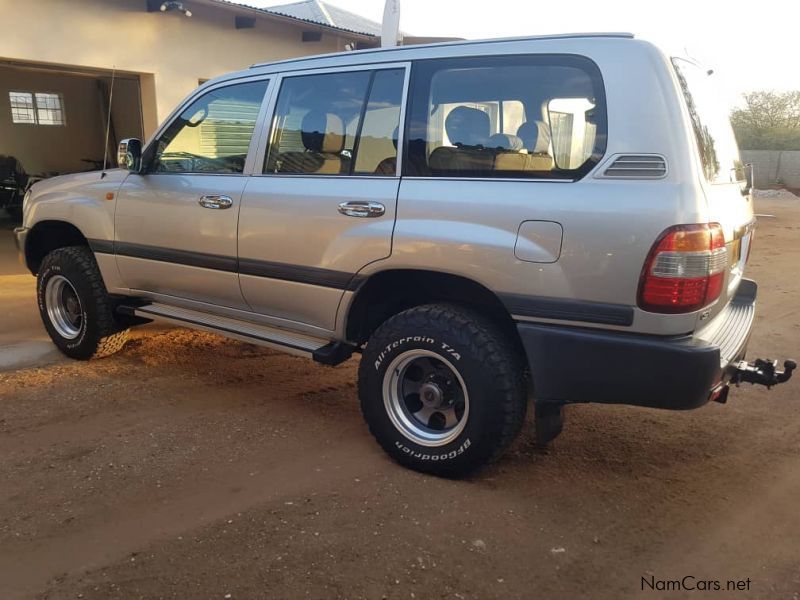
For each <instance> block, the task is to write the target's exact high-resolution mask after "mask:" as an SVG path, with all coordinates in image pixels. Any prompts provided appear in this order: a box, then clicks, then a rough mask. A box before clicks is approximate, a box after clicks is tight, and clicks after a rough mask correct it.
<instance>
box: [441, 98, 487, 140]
mask: <svg viewBox="0 0 800 600" xmlns="http://www.w3.org/2000/svg"><path fill="white" fill-rule="evenodd" d="M491 126H492V122H491V120H490V119H489V115H488V114H486V113H485V112H483V111H482V110H478V109H477V108H469V107H467V106H459V107H457V108H454V109H453V110H452V111H450V114H449V115H447V119H446V120H445V122H444V128H445V130H446V131H447V137H448V138H450V143H451V144H453V145H454V146H483V145H485V144H486V143H487V142H488V141H489V131H490V130H491Z"/></svg>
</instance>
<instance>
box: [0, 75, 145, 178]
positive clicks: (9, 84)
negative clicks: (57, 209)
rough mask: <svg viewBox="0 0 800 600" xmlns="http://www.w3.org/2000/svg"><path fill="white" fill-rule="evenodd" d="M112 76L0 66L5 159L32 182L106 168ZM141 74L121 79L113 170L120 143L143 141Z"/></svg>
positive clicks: (0, 146) (0, 150)
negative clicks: (135, 139)
mask: <svg viewBox="0 0 800 600" xmlns="http://www.w3.org/2000/svg"><path fill="white" fill-rule="evenodd" d="M110 86H111V72H110V71H102V70H87V69H82V68H77V67H76V68H72V67H69V66H52V65H40V64H29V63H20V62H7V61H2V60H0V156H4V157H12V158H13V159H14V161H15V163H16V164H17V165H19V167H20V168H21V169H22V170H23V171H24V172H25V173H26V174H27V176H28V177H52V176H54V175H60V174H64V173H76V172H80V171H91V170H96V169H99V168H101V167H102V161H103V154H104V149H105V140H106V123H107V119H108V110H109V108H108V100H109V89H110ZM141 97H142V96H141V90H140V81H139V76H138V75H137V74H131V73H119V72H118V73H116V76H115V80H114V100H113V105H112V107H111V127H110V135H109V144H108V145H109V157H110V161H109V162H110V166H111V167H114V166H116V164H115V163H116V158H115V157H116V152H115V148H116V145H117V142H118V141H119V140H120V139H124V138H127V137H137V138H142V137H143V128H142V101H141Z"/></svg>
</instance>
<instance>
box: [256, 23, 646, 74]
mask: <svg viewBox="0 0 800 600" xmlns="http://www.w3.org/2000/svg"><path fill="white" fill-rule="evenodd" d="M592 38H621V39H633V38H634V35H633V34H632V33H626V32H608V33H602V32H600V33H559V34H552V35H535V36H522V37H507V38H489V39H484V40H454V41H449V42H436V43H433V44H418V45H413V46H393V47H389V48H368V49H365V50H356V51H353V52H334V53H330V54H316V55H313V56H302V57H299V58H291V59H288V60H282V61H275V62H264V63H256V64H254V65H252V66H251V67H250V68H251V69H257V68H263V67H270V66H273V65H286V64H293V63H302V62H307V61H314V60H320V59H333V58H353V57H359V58H360V57H362V56H365V55H368V54H378V53H388V52H395V53H398V54H402V53H414V52H418V51H420V50H425V49H430V48H442V47H454V46H477V45H482V44H500V43H508V42H526V41H545V40H569V39H592ZM399 60H402V59H399ZM348 62H349V61H348Z"/></svg>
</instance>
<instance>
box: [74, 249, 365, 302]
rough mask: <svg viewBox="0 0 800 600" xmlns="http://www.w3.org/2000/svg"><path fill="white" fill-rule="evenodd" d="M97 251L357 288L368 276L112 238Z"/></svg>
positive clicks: (255, 275)
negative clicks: (130, 242) (119, 240)
mask: <svg viewBox="0 0 800 600" xmlns="http://www.w3.org/2000/svg"><path fill="white" fill-rule="evenodd" d="M89 246H90V247H91V248H92V251H93V252H96V253H99V254H117V255H118V256H129V257H131V258H142V259H145V260H155V261H159V262H168V263H175V264H179V265H187V266H190V267H200V268H202V269H213V270H215V271H226V272H229V273H237V272H238V273H240V274H241V275H250V276H254V277H265V278H268V279H280V280H283V281H295V282H297V283H307V284H310V285H318V286H321V287H327V288H333V289H338V290H349V291H353V290H355V289H357V288H358V286H359V285H360V284H361V283H362V282H363V280H364V278H363V277H361V276H359V275H356V274H354V273H344V272H342V271H333V270H330V269H318V268H314V267H300V266H297V265H290V264H285V263H275V262H268V261H261V260H253V259H249V258H242V259H239V258H236V257H235V256H219V255H216V254H204V253H202V252H188V251H185V250H174V249H172V248H159V247H155V246H146V245H143V244H129V243H125V242H113V241H109V240H96V239H93V240H89Z"/></svg>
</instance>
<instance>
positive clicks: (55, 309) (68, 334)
mask: <svg viewBox="0 0 800 600" xmlns="http://www.w3.org/2000/svg"><path fill="white" fill-rule="evenodd" d="M44 300H45V306H46V307H47V316H48V318H49V319H50V323H51V324H52V325H53V328H54V329H55V330H56V331H57V332H58V334H59V335H60V336H61V337H63V338H66V339H68V340H74V339H75V338H76V337H78V335H79V334H80V332H81V328H82V327H83V308H82V306H81V300H80V298H79V297H78V292H76V291H75V287H74V286H73V285H72V284H71V283H70V281H69V280H68V279H67V278H66V277H64V276H63V275H56V276H54V277H52V278H50V280H49V281H48V282H47V287H46V288H45V293H44Z"/></svg>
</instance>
